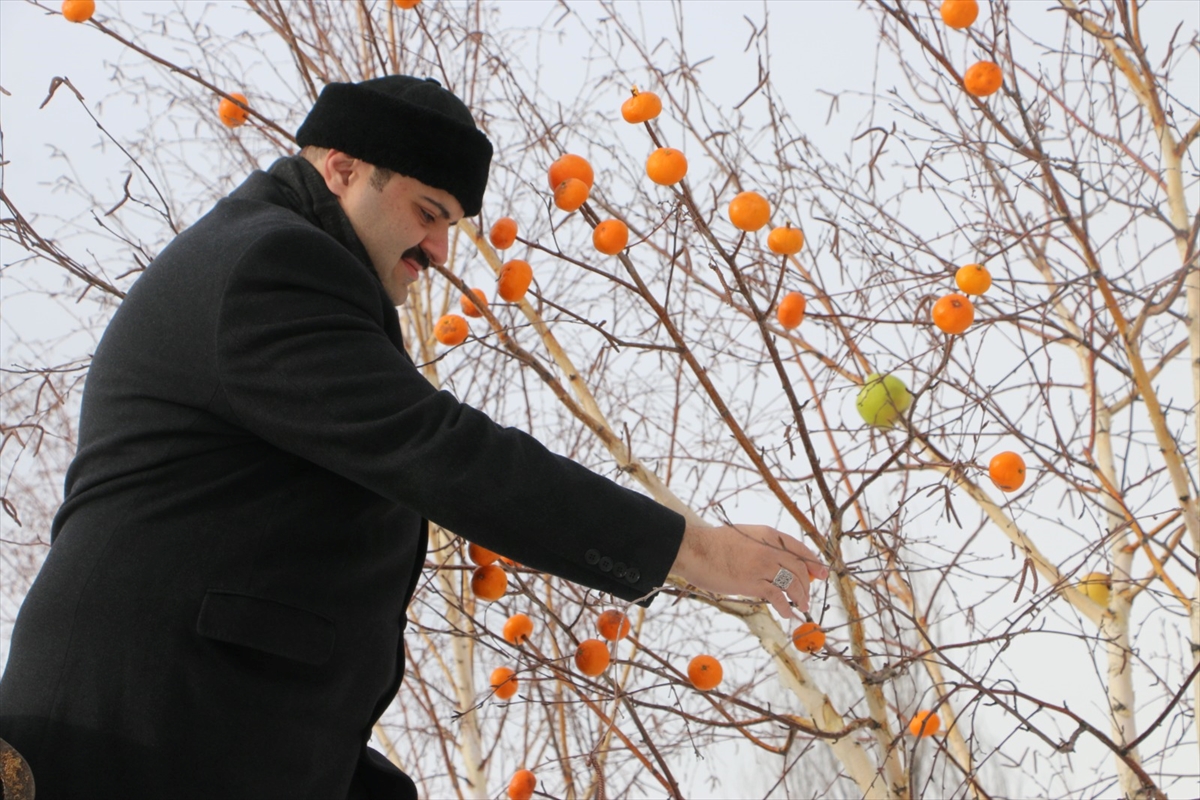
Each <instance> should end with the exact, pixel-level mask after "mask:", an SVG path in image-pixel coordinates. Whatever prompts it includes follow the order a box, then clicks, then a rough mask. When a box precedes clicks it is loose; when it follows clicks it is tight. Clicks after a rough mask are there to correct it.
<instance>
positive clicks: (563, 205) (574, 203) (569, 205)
mask: <svg viewBox="0 0 1200 800" xmlns="http://www.w3.org/2000/svg"><path fill="white" fill-rule="evenodd" d="M587 199H588V185H587V184H586V183H584V182H583V181H581V180H579V178H567V179H566V180H565V181H563V182H562V183H560V184H559V185H558V186H557V187H555V189H554V205H556V206H558V207H559V208H560V209H562V210H563V211H566V212H567V213H568V214H570V213H571V212H572V211H578V210H579V207H580V206H581V205H583V204H584V203H585V202H587Z"/></svg>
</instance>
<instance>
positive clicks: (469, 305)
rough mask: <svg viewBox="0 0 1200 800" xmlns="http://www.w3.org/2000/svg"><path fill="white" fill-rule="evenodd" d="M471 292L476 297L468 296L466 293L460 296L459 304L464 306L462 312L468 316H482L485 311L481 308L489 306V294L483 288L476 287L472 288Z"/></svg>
mask: <svg viewBox="0 0 1200 800" xmlns="http://www.w3.org/2000/svg"><path fill="white" fill-rule="evenodd" d="M471 294H473V295H475V299H474V300H472V299H471V298H469V297H467V296H466V295H465V294H464V295H463V296H462V297H460V298H458V304H459V306H461V307H462V312H463V314H465V315H466V316H468V317H482V316H483V312H482V311H480V310H479V309H480V308H487V304H488V302H487V295H485V294H484V293H483V289H480V288H478V287H475V288H473V289H471Z"/></svg>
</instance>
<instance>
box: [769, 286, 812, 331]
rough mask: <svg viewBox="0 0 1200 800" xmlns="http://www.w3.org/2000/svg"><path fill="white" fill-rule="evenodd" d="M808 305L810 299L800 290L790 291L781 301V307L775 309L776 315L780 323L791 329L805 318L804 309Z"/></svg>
mask: <svg viewBox="0 0 1200 800" xmlns="http://www.w3.org/2000/svg"><path fill="white" fill-rule="evenodd" d="M807 305H808V301H807V300H805V299H804V295H802V294H800V293H799V292H788V293H787V294H785V295H784V296H783V299H782V300H780V301H779V308H777V309H775V316H776V318H777V319H778V320H779V324H780V325H782V326H783V327H785V328H787V329H788V330H791V329H792V328H795V327H796V326H797V325H799V324H800V322H801V321H802V320H803V319H804V309H805V307H807Z"/></svg>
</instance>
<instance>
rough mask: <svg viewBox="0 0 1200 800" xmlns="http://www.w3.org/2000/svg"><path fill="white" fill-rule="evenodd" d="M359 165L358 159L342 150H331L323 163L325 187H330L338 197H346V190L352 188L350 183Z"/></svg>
mask: <svg viewBox="0 0 1200 800" xmlns="http://www.w3.org/2000/svg"><path fill="white" fill-rule="evenodd" d="M357 164H358V159H357V158H354V157H353V156H349V155H346V154H345V153H343V152H342V151H341V150H333V149H331V150H329V151H328V152H327V153H325V158H324V159H323V160H322V161H321V165H320V170H321V176H322V177H324V178H325V185H326V186H328V187H329V191H331V192H333V193H334V195H336V196H337V197H344V196H345V194H346V190H347V189H349V188H350V181H351V179H352V177H353V175H354V168H355V166H357Z"/></svg>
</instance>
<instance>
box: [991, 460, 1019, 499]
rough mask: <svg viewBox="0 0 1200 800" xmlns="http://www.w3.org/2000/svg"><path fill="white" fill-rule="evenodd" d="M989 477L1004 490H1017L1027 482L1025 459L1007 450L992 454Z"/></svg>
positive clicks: (998, 487) (997, 486)
mask: <svg viewBox="0 0 1200 800" xmlns="http://www.w3.org/2000/svg"><path fill="white" fill-rule="evenodd" d="M988 477H990V478H991V479H992V483H994V484H996V488H997V489H999V490H1000V491H1002V492H1015V491H1016V490H1017V489H1020V488H1021V486H1022V484H1024V483H1025V459H1023V458H1021V456H1019V455H1017V454H1016V453H1014V452H1012V451H1011V450H1005V451H1004V452H1003V453H997V454H996V455H994V456H992V460H991V461H989V462H988Z"/></svg>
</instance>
